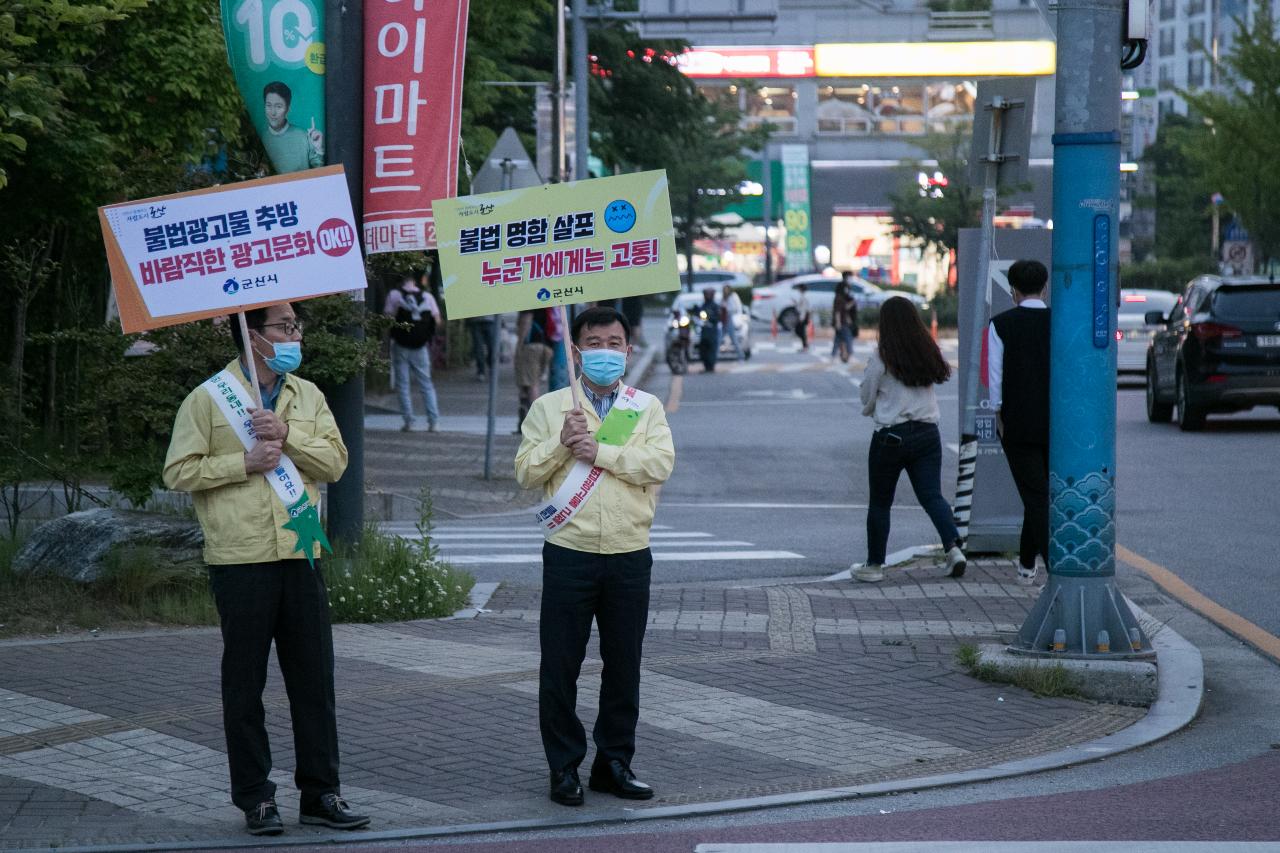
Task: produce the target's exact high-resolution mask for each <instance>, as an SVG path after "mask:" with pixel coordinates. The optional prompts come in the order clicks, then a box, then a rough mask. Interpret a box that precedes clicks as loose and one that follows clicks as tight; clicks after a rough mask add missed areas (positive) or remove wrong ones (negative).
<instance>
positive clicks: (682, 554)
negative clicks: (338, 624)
mask: <svg viewBox="0 0 1280 853" xmlns="http://www.w3.org/2000/svg"><path fill="white" fill-rule="evenodd" d="M653 559H654V562H659V563H671V562H677V561H678V562H683V563H705V562H715V561H733V562H739V561H744V560H803V559H804V556H803V555H801V554H797V553H795V552H794V551H660V550H659V551H654V552H653ZM449 562H451V563H454V564H456V565H459V566H466V565H486V564H503V565H514V564H518V563H540V562H542V555H541V554H476V555H463V556H458V557H450V558H449Z"/></svg>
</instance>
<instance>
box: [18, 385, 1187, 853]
mask: <svg viewBox="0 0 1280 853" xmlns="http://www.w3.org/2000/svg"><path fill="white" fill-rule="evenodd" d="M646 367H647V366H646ZM909 550H911V549H909ZM900 553H903V552H900ZM476 586H477V588H476V589H475V590H473V598H472V604H473V609H475V610H476V612H478V610H479V608H481V607H483V603H484V602H486V601H487V600H488V596H489V595H491V594H492V592H493V590H492V589H481V587H482V586H483V587H488V586H489V585H487V584H486V585H481V584H477V585H476ZM1126 601H1128V599H1126ZM1129 606H1130V607H1131V608H1132V609H1133V611H1134V613H1135V614H1136V615H1139V616H1140V617H1143V616H1145V617H1147V618H1150V615H1149V614H1147V613H1146V612H1145V611H1143V610H1142V609H1141V608H1140V607H1138V606H1137V605H1135V604H1134V603H1133V602H1132V601H1129ZM463 614H471V615H474V613H472V612H471V610H470V609H469V610H464V611H459V613H458V614H455V616H456V617H460V618H469V617H468V616H464V615H463ZM1152 645H1153V646H1154V647H1155V649H1156V652H1157V660H1158V661H1159V666H1158V678H1159V685H1160V690H1159V698H1157V699H1156V701H1155V703H1154V704H1153V705H1152V706H1151V708H1150V709H1149V710H1148V711H1147V715H1146V716H1145V717H1143V718H1142V719H1141V720H1139V721H1138V722H1136V723H1134V724H1133V725H1131V726H1129V727H1128V728H1125V729H1121V730H1120V731H1118V732H1116V733H1114V734H1112V735H1108V736H1106V737H1105V738H1098V739H1096V740H1092V741H1087V742H1085V743H1081V744H1077V745H1075V746H1071V747H1067V748H1066V749H1060V750H1056V751H1054V752H1049V753H1045V754H1044V755H1037V756H1032V757H1030V758H1024V759H1018V760H1015V761H1008V762H1004V763H1002V764H996V765H992V766H991V767H985V768H981V769H977V770H966V771H962V772H957V773H944V774H939V775H936V776H922V777H919V778H915V779H900V780H895V781H890V782H878V783H874V784H868V785H857V786H851V787H845V788H827V789H821V790H814V791H803V792H799V793H794V794H775V795H770V796H764V797H750V798H744V799H737V800H723V801H721V802H716V803H697V804H691V805H683V806H665V807H658V808H652V809H635V808H627V807H623V806H619V807H617V808H616V810H613V811H611V812H607V813H604V814H594V815H583V816H582V817H578V818H559V819H556V818H542V819H531V820H512V821H500V822H493V823H467V824H454V825H449V826H435V827H418V828H413V827H410V828H407V829H397V830H387V831H384V832H357V833H343V835H342V836H341V837H340V838H338V837H333V836H329V837H320V838H315V837H311V838H297V837H295V838H285V839H280V840H278V841H275V840H273V841H265V840H264V839H254V840H253V842H252V843H253V844H254V845H255V846H260V847H262V848H267V847H302V846H308V847H317V846H323V845H335V846H336V845H341V844H357V843H362V844H369V843H377V842H384V841H408V840H413V839H421V838H441V837H447V836H456V835H477V834H482V833H493V832H511V831H519V830H545V829H566V828H574V827H582V826H591V825H600V824H610V823H623V824H629V823H636V822H640V821H652V820H664V819H672V818H684V817H701V816H708V815H718V814H726V813H730V812H740V811H750V810H754V809H765V808H780V807H786V806H797V805H807V804H811V803H825V802H834V801H838V800H850V799H857V798H861V797H875V796H883V795H886V794H899V793H906V792H916V791H922V790H926V789H930V788H945V787H952V786H956V785H965V784H971V783H974V782H988V781H991V780H994V779H1007V778H1010V777H1015V776H1026V775H1029V774H1032V773H1040V772H1043V771H1046V770H1058V769H1061V768H1064V767H1071V766H1074V765H1078V764H1086V763H1089V762H1092V761H1098V760H1100V759H1103V758H1107V757H1109V756H1113V755H1118V754H1120V753H1122V752H1128V751H1130V750H1133V749H1137V748H1138V747H1141V746H1146V745H1148V744H1151V743H1155V742H1156V741H1158V740H1162V739H1164V738H1166V737H1168V736H1169V735H1171V734H1173V733H1174V732H1177V731H1178V730H1179V729H1182V728H1183V727H1184V726H1186V725H1188V724H1189V723H1190V722H1191V721H1192V720H1194V719H1195V718H1196V716H1197V715H1198V714H1199V713H1200V705H1201V702H1202V701H1203V699H1204V661H1203V658H1202V657H1201V655H1200V651H1199V649H1197V648H1196V647H1195V646H1193V645H1192V644H1191V643H1190V642H1188V641H1187V640H1186V639H1184V638H1183V637H1182V636H1180V635H1179V634H1177V633H1176V632H1174V631H1173V630H1172V629H1170V628H1169V627H1168V626H1167V625H1166V626H1165V627H1164V628H1163V629H1161V630H1160V631H1159V632H1158V633H1157V634H1156V635H1155V636H1154V637H1152ZM249 843H250V842H249V841H248V840H246V839H241V838H236V839H217V840H211V841H203V842H201V841H189V842H178V843H174V842H166V843H163V844H145V843H143V844H108V845H98V846H87V847H86V846H82V847H60V848H58V849H59V850H60V851H61V853H129V851H154V850H183V851H190V850H228V849H243V848H244V847H246V846H248V844H249ZM39 849H40V850H43V849H45V848H39ZM18 853H24V851H18ZM25 853H38V849H37V848H27V849H26V851H25Z"/></svg>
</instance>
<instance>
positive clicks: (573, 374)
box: [556, 305, 582, 409]
mask: <svg viewBox="0 0 1280 853" xmlns="http://www.w3.org/2000/svg"><path fill="white" fill-rule="evenodd" d="M556 310H557V311H559V312H560V330H561V331H560V343H561V344H562V345H563V346H564V364H565V367H566V369H568V371H569V393H571V394H572V395H573V407H574V408H575V409H581V408H582V401H581V400H579V399H578V371H577V370H576V369H575V368H574V366H573V351H572V350H571V349H569V348H570V347H571V346H573V342H572V341H571V340H570V338H571V337H573V334H572V333H571V332H570V331H569V328H570V327H569V309H568V308H566V307H565V306H563V305H561V306H560V307H559V308H557V309H556Z"/></svg>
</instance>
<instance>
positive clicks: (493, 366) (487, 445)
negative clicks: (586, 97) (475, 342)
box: [484, 159, 516, 480]
mask: <svg viewBox="0 0 1280 853" xmlns="http://www.w3.org/2000/svg"><path fill="white" fill-rule="evenodd" d="M501 165H502V189H503V191H504V192H505V191H506V190H509V189H511V182H512V181H511V176H512V175H514V174H515V172H516V164H515V163H513V162H511V160H506V159H504V160H503V161H502V164H501ZM501 326H502V315H501V314H494V315H493V325H492V326H491V327H490V329H489V418H488V422H487V423H486V425H485V430H484V478H485V479H486V480H492V479H493V436H494V433H495V432H497V421H498V345H499V344H500V343H501V340H502V336H501Z"/></svg>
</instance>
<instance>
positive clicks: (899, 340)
mask: <svg viewBox="0 0 1280 853" xmlns="http://www.w3.org/2000/svg"><path fill="white" fill-rule="evenodd" d="M950 377H951V367H950V365H948V364H947V361H946V359H944V358H943V357H942V352H941V350H939V349H938V345H937V343H935V342H934V340H933V338H932V337H931V336H930V334H929V330H928V329H926V328H925V327H924V323H923V321H921V319H920V314H919V312H918V311H917V310H916V307H915V306H914V305H912V304H911V303H910V302H909V301H907V300H906V299H904V298H902V297H901V296H894V297H892V298H890V299H887V300H885V302H884V304H883V305H881V306H880V345H879V348H878V350H877V353H876V354H875V355H872V356H871V358H869V359H868V360H867V369H866V372H865V373H864V374H863V377H862V387H861V392H860V393H861V396H862V413H863V414H864V415H869V416H870V417H871V418H873V419H874V420H875V422H876V427H877V429H876V431H875V432H874V433H872V435H871V448H870V450H869V451H868V454H867V476H868V479H869V481H870V491H871V496H870V500H869V502H868V507H867V562H866V563H865V564H864V565H858V564H855V565H854V568H853V576H854V577H855V578H857V579H858V580H860V581H867V582H871V583H874V582H876V581H881V580H884V559H885V549H886V548H887V546H888V544H889V514H890V509H891V508H892V507H893V493H894V491H895V490H896V489H897V487H898V478H899V477H900V476H901V474H902V472H903V471H904V470H905V471H906V472H907V476H908V477H909V478H910V479H911V488H912V489H914V490H915V493H916V499H917V500H918V501H920V505H921V506H922V507H924V510H925V512H927V513H928V514H929V519H930V520H931V521H933V526H934V527H935V528H937V530H938V536H939V537H941V539H942V549H943V550H944V551H945V552H946V554H947V574H948V575H950V576H951V577H953V578H958V577H960V576H961V575H963V574H964V570H965V557H964V552H962V551H961V550H960V532H959V531H958V530H956V525H955V521H954V520H953V517H952V511H951V506H950V504H948V503H947V499H946V498H944V497H943V496H942V438H941V436H940V435H939V433H938V398H937V395H936V394H934V391H933V386H934V385H938V384H941V383H943V382H946V381H947V380H948V379H949V378H950Z"/></svg>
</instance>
